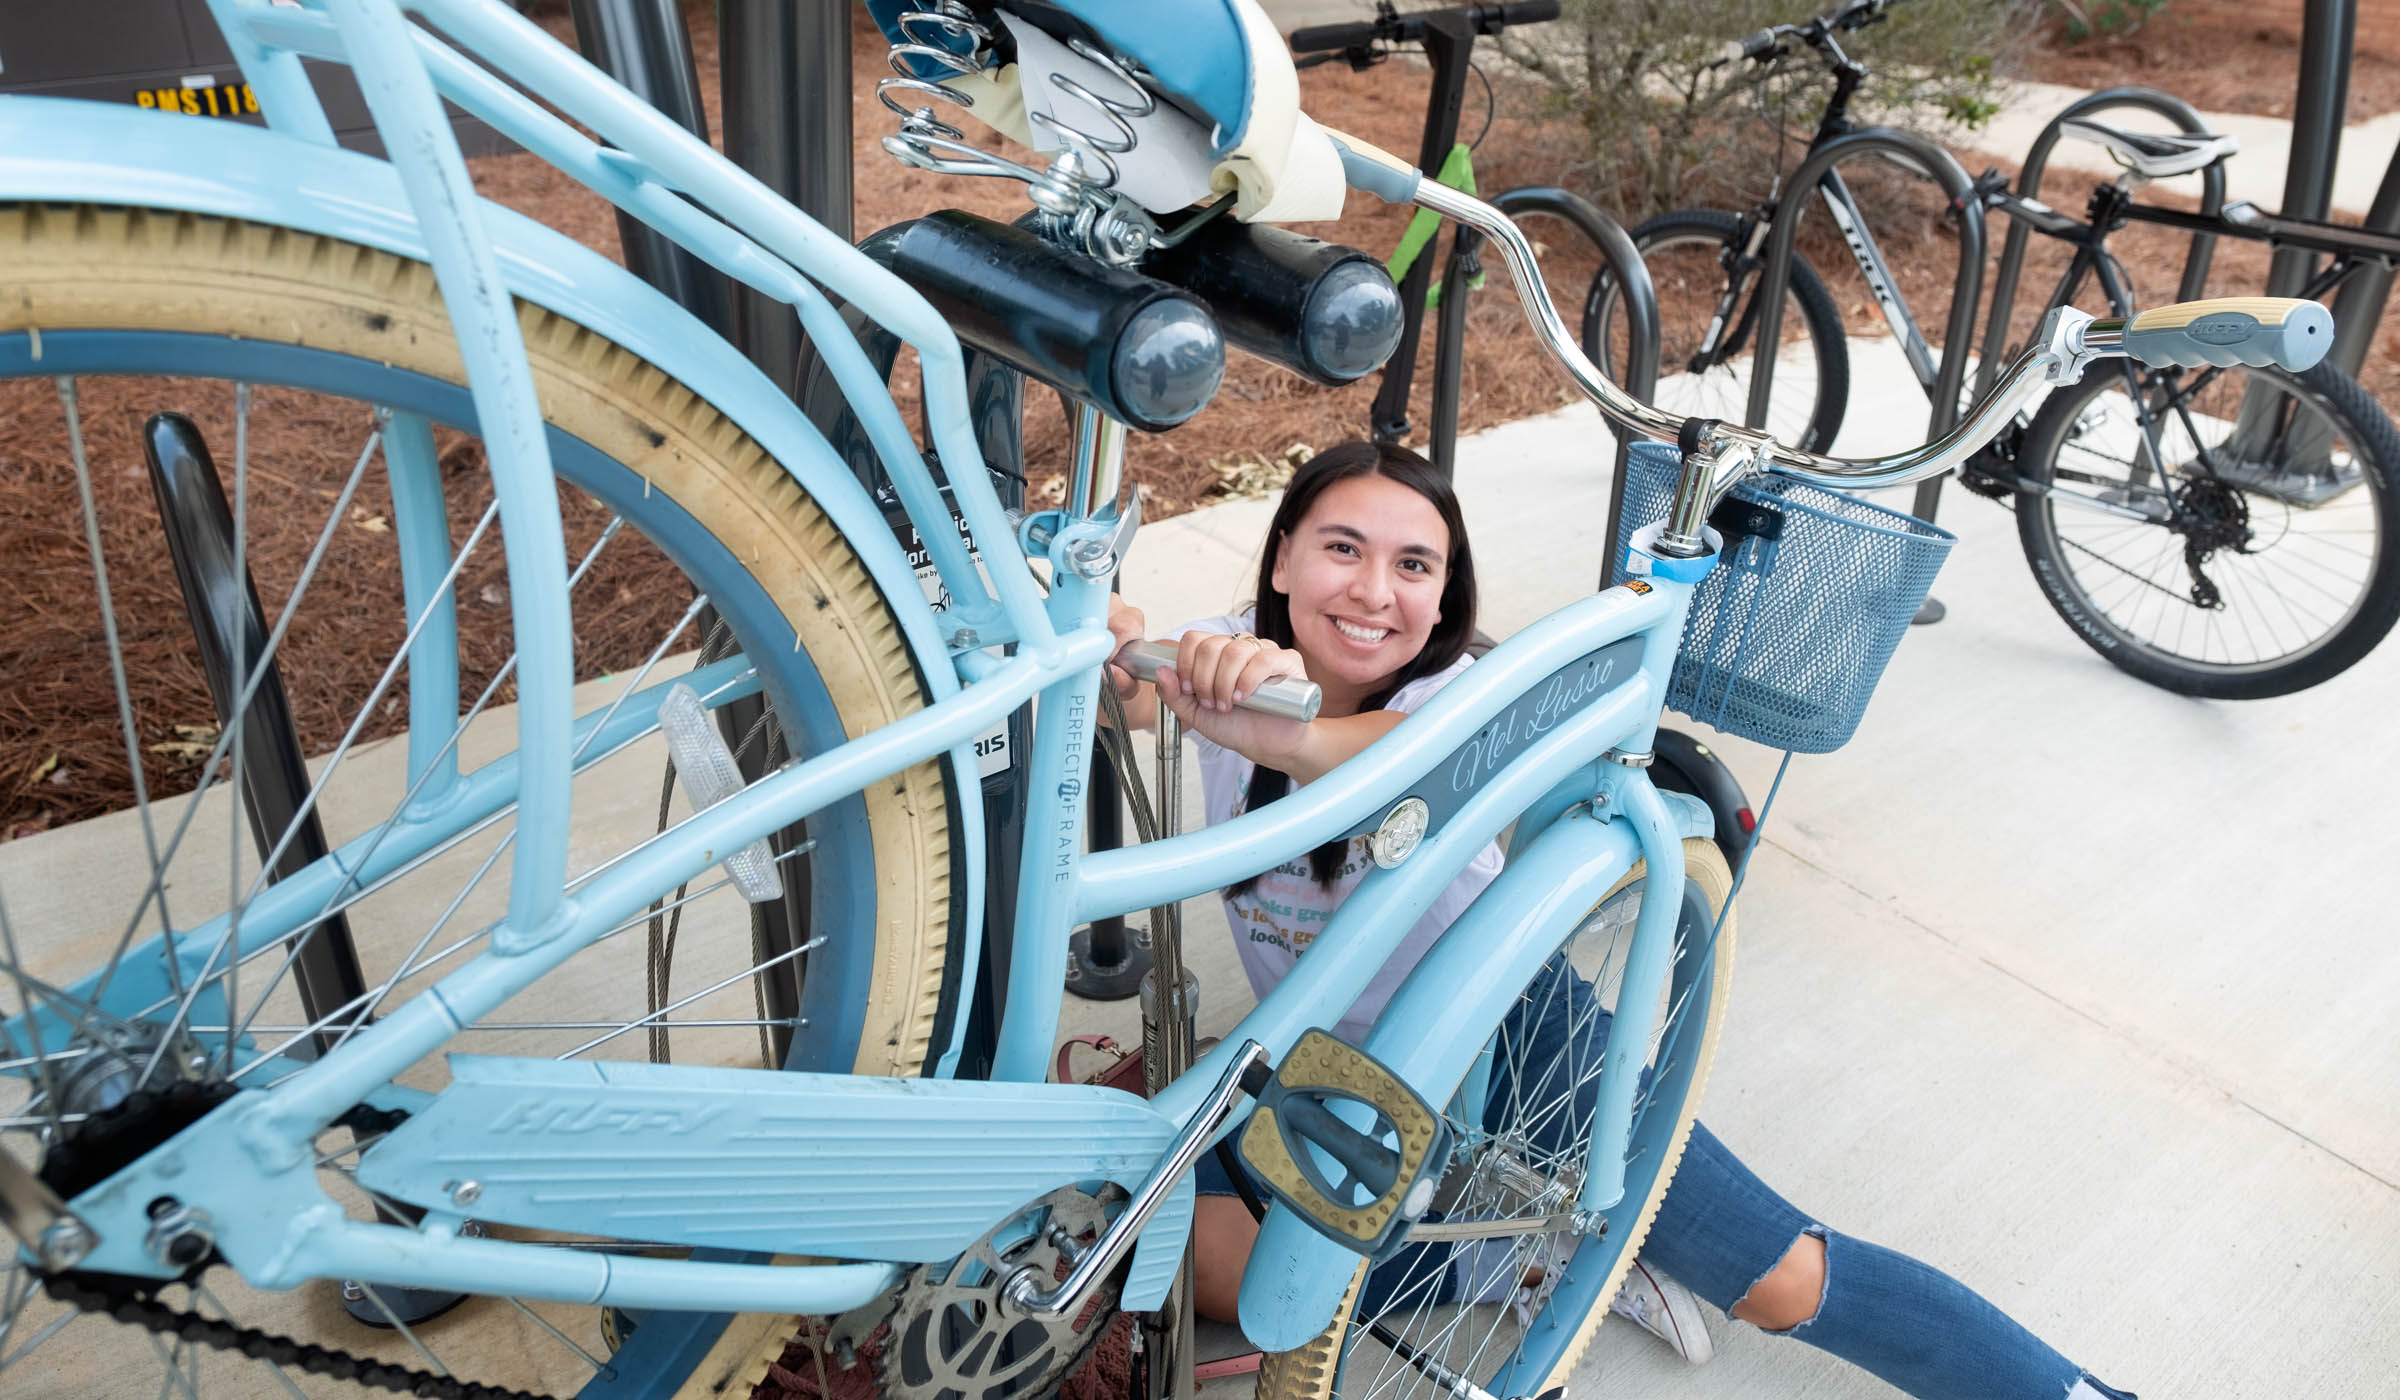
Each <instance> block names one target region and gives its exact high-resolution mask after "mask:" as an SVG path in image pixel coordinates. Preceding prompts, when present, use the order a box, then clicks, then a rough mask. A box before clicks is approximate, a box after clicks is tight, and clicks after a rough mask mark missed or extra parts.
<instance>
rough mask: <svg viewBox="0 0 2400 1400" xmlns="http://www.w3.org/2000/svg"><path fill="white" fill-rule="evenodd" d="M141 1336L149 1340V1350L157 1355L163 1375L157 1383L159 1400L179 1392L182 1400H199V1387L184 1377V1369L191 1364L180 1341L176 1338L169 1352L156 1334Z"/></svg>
mask: <svg viewBox="0 0 2400 1400" xmlns="http://www.w3.org/2000/svg"><path fill="white" fill-rule="evenodd" d="M142 1335H143V1336H144V1337H146V1338H148V1339H149V1341H150V1349H151V1350H152V1351H154V1352H156V1353H158V1360H159V1370H160V1371H161V1372H163V1373H164V1374H163V1375H162V1376H161V1378H160V1380H159V1383H158V1394H159V1400H166V1397H167V1396H170V1395H174V1394H177V1393H179V1392H180V1393H181V1394H182V1395H183V1396H184V1400H200V1390H199V1387H198V1386H197V1385H196V1384H195V1383H194V1382H193V1381H192V1380H191V1378H190V1377H188V1376H186V1375H184V1368H185V1367H186V1366H188V1365H190V1364H192V1362H191V1361H190V1360H189V1359H188V1358H187V1354H186V1351H185V1346H184V1343H183V1341H182V1339H181V1338H178V1339H177V1340H176V1342H175V1346H174V1348H173V1349H172V1350H170V1349H169V1348H168V1347H167V1344H166V1343H165V1342H164V1341H162V1340H160V1338H159V1335H158V1334H157V1333H156V1332H144V1333H143V1334H142Z"/></svg>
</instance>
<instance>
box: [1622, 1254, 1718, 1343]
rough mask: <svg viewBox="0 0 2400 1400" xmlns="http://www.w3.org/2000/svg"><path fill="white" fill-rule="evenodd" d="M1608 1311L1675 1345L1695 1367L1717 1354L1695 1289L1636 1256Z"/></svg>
mask: <svg viewBox="0 0 2400 1400" xmlns="http://www.w3.org/2000/svg"><path fill="white" fill-rule="evenodd" d="M1608 1310H1609V1311H1610V1312H1612V1313H1615V1314H1616V1315H1617V1316H1619V1317H1622V1318H1629V1319H1631V1320H1632V1321H1633V1322H1634V1323H1635V1324H1636V1325H1637V1326H1639V1327H1640V1328H1641V1329H1642V1330H1643V1331H1645V1332H1648V1333H1649V1334H1650V1335H1651V1336H1653V1337H1656V1338H1658V1339H1659V1340H1660V1341H1662V1342H1665V1343H1666V1344H1667V1345H1668V1346H1671V1347H1673V1348H1675V1354H1676V1355H1677V1356H1680V1357H1682V1358H1683V1359H1684V1360H1686V1361H1689V1362H1690V1363H1692V1364H1693V1365H1694V1366H1699V1365H1702V1364H1705V1363H1706V1362H1707V1360H1708V1359H1709V1358H1710V1357H1712V1356H1714V1355H1716V1347H1715V1346H1713V1345H1712V1344H1711V1343H1710V1342H1709V1340H1708V1320H1707V1319H1706V1318H1705V1317H1703V1316H1702V1315H1701V1312H1700V1300H1699V1299H1697V1298H1694V1297H1693V1296H1692V1291H1691V1290H1690V1289H1688V1288H1686V1287H1684V1286H1683V1285H1682V1284H1680V1283H1677V1282H1676V1281H1675V1280H1673V1279H1671V1278H1668V1277H1667V1276H1666V1275H1665V1274H1662V1273H1659V1272H1657V1271H1656V1270H1654V1269H1652V1268H1651V1267H1650V1266H1649V1265H1647V1264H1645V1263H1643V1262H1642V1261H1641V1260H1639V1259H1636V1260H1634V1261H1633V1268H1632V1269H1631V1270H1629V1271H1628V1272H1627V1273H1626V1275H1625V1287H1624V1288H1623V1289H1622V1290H1620V1291H1619V1292H1618V1294H1617V1296H1616V1301H1614V1302H1612V1303H1610V1304H1609V1305H1608Z"/></svg>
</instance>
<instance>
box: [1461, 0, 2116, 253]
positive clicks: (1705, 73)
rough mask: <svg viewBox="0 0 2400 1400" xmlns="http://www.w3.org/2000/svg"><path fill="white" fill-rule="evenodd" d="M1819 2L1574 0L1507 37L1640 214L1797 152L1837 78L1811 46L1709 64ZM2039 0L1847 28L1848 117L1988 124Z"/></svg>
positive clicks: (1786, 161)
mask: <svg viewBox="0 0 2400 1400" xmlns="http://www.w3.org/2000/svg"><path fill="white" fill-rule="evenodd" d="M1829 2H1830V0H1815V3H1817V4H1822V5H1829ZM2161 2H2163V0H2161ZM1810 3H1811V0H1566V13H1565V15H1564V16H1563V17H1562V18H1561V19H1560V20H1559V21H1558V22H1557V23H1555V24H1549V25H1543V26H1539V27H1534V28H1527V29H1523V30H1516V31H1511V32H1510V33H1508V34H1505V35H1503V36H1501V39H1500V43H1501V47H1502V48H1503V50H1504V51H1506V53H1507V54H1508V56H1509V57H1510V58H1511V59H1513V60H1515V61H1516V62H1517V63H1518V64H1520V65H1521V66H1523V67H1524V68H1526V69H1529V70H1530V71H1531V72H1533V73H1534V74H1535V75H1536V76H1537V78H1538V79H1539V81H1540V85H1541V88H1542V90H1543V93H1544V101H1545V103H1546V104H1547V105H1548V107H1549V108H1550V109H1551V110H1552V111H1553V112H1554V113H1557V114H1560V115H1563V116H1566V117H1568V118H1570V119H1571V120H1572V121H1573V123H1574V124H1575V125H1577V126H1578V127H1580V129H1581V136H1582V141H1581V147H1582V150H1583V151H1584V152H1586V153H1587V156H1586V158H1585V159H1584V160H1583V161H1581V162H1579V165H1580V168H1579V169H1578V170H1576V171H1572V172H1568V175H1569V177H1570V178H1576V180H1577V183H1579V184H1582V185H1584V186H1585V187H1586V188H1589V189H1590V190H1591V191H1592V193H1593V195H1594V197H1595V198H1597V199H1598V200H1599V202H1600V203H1601V205H1602V207H1604V208H1607V209H1610V210H1611V211H1613V212H1615V213H1616V214H1617V215H1618V216H1619V217H1621V218H1624V219H1626V220H1627V221H1628V222H1631V221H1633V220H1635V219H1640V218H1644V217H1647V216H1648V215H1650V214H1654V213H1657V212H1660V211H1661V210H1665V209H1673V208H1679V207H1683V206H1686V205H1694V204H1700V205H1717V206H1724V205H1728V204H1742V203H1748V202H1752V201H1755V200H1757V199H1759V198H1762V197H1763V196H1764V195H1765V194H1766V192H1767V190H1768V188H1769V187H1770V186H1771V185H1772V183H1773V182H1774V179H1775V177H1776V175H1777V173H1778V172H1786V173H1788V171H1789V170H1790V168H1791V167H1792V166H1793V165H1794V164H1796V163H1797V162H1798V161H1799V159H1800V158H1801V154H1802V151H1803V149H1804V148H1805V146H1806V143H1807V140H1808V137H1809V135H1810V134H1811V132H1813V131H1814V129H1815V122H1816V118H1817V114H1818V112H1819V111H1820V110H1822V108H1823V105H1824V102H1825V99H1826V97H1827V95H1828V94H1829V93H1830V92H1831V91H1832V89H1833V78H1832V75H1831V74H1830V73H1828V72H1827V71H1826V69H1825V67H1824V66H1823V64H1822V63H1821V62H1820V61H1819V60H1818V58H1817V56H1816V54H1815V53H1814V51H1812V50H1809V49H1807V48H1806V47H1805V46H1802V45H1798V44H1794V45H1793V46H1792V51H1791V52H1790V53H1789V54H1788V55H1787V56H1786V57H1785V58H1784V59H1782V60H1781V61H1780V62H1777V63H1774V64H1772V65H1766V66H1762V65H1759V64H1753V63H1748V62H1738V61H1737V62H1734V63H1730V64H1725V65H1722V66H1718V67H1712V66H1710V65H1711V64H1712V62H1713V61H1714V60H1716V59H1718V58H1720V57H1722V56H1723V54H1724V52H1725V47H1726V44H1727V43H1728V41H1731V40H1734V39H1738V38H1739V37H1741V36H1743V35H1745V34H1750V33H1754V32H1756V31H1758V30H1761V29H1765V28H1768V27H1769V26H1771V25H1775V24H1790V23H1798V22H1800V21H1802V20H1805V19H1806V18H1808V17H1809V15H1810V14H1811V13H1812V12H1813V11H1812V10H1811V9H1810V8H1809V5H1810ZM2039 3H2041V0H1906V2H1905V3H1901V4H1896V5H1895V6H1894V7H1893V9H1892V10H1891V12H1890V15H1889V17H1888V18H1887V19H1885V20H1884V21H1883V22H1881V23H1877V24H1872V25H1869V26H1867V27H1866V28H1864V29H1861V30H1857V31H1854V32H1850V33H1845V34H1841V35H1838V36H1837V41H1838V42H1839V43H1840V44H1841V46H1842V48H1843V50H1844V51H1845V52H1847V53H1848V54H1849V55H1850V56H1851V57H1852V58H1853V59H1855V60H1857V61H1858V62H1860V63H1862V64H1864V65H1865V66H1866V67H1867V68H1868V69H1869V71H1870V72H1871V73H1872V74H1873V77H1871V78H1870V79H1869V80H1868V82H1867V84H1866V86H1865V87H1864V88H1863V89H1862V90H1861V91H1860V93H1859V96H1858V98H1857V99H1856V100H1855V101H1854V102H1853V104H1852V109H1851V110H1852V115H1853V119H1854V120H1856V121H1858V122H1859V123H1860V124H1861V125H1864V124H1867V123H1869V122H1887V123H1892V124H1895V125H1902V126H1911V127H1915V128H1918V129H1921V130H1926V131H1928V132H1929V133H1931V134H1934V135H1935V136H1936V139H1939V138H1940V136H1941V134H1942V133H1941V130H1940V128H1941V127H1942V126H1943V124H1945V123H1950V124H1963V125H1966V126H1969V127H1975V126H1980V125H1981V124H1982V123H1983V122H1984V121H1985V120H1988V119H1989V118H1990V116H1991V115H1992V113H1993V112H1994V111H1996V110H1997V108H1996V106H1995V105H1994V103H1993V100H1992V98H1993V92H1994V86H1995V71H1996V68H1997V65H1998V62H1999V61H2000V60H2003V59H2005V58H2006V57H2008V56H2009V55H2011V54H2012V53H2013V51H2014V49H2015V48H2016V47H2017V46H2018V45H2019V44H2021V43H2023V42H2025V41H2026V40H2027V39H2028V38H2029V37H2030V30H2031V29H2032V27H2033V25H2032V20H2033V17H2034V12H2035V7H2036V6H2037V5H2038V4H2039ZM2129 3H2141V0H2129Z"/></svg>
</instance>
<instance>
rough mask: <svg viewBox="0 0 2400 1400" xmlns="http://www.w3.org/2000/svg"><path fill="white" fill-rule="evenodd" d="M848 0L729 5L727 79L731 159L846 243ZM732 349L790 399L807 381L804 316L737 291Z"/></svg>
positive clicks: (723, 12) (752, 292) (721, 12)
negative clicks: (802, 378)
mask: <svg viewBox="0 0 2400 1400" xmlns="http://www.w3.org/2000/svg"><path fill="white" fill-rule="evenodd" d="M852 8H853V6H852V5H850V4H846V3H842V0H722V3H721V4H720V6H719V8H718V19H717V28H718V34H719V38H720V41H721V43H720V47H719V49H718V56H717V65H718V70H717V71H718V81H719V88H720V90H721V91H722V93H723V94H724V99H725V108H724V111H725V156H726V159H728V160H731V161H732V162H733V163H734V164H736V165H738V166H740V167H741V168H742V169H744V170H747V171H749V172H750V173H751V174H752V175H755V176H757V177H758V179H759V181H760V183H762V184H764V185H766V186H767V188H769V189H771V190H773V191H775V192H776V193H777V194H779V195H782V196H783V197H784V198H785V199H788V200H790V201H791V202H792V204H793V206H794V207H796V208H797V209H799V210H800V212H801V213H803V214H806V215H808V216H809V217H810V218H812V219H814V220H816V221H817V222H818V223H820V224H823V225H824V226H825V227H827V228H828V229H831V230H832V231H833V232H835V233H837V234H840V235H841V236H842V237H844V238H850V237H852V236H853V233H852V229H851V223H852V218H851V206H852V202H851V194H850V11H851V9H852ZM732 339H733V343H734V344H735V345H737V346H739V347H741V349H742V351H743V353H745V354H747V355H748V356H749V357H750V359H751V362H752V363H754V364H756V365H757V366H758V367H759V368H760V369H762V370H764V371H766V373H767V377H768V378H770V379H772V380H774V381H775V384H776V387H778V388H780V389H782V390H783V391H784V392H785V393H786V394H792V393H795V392H796V389H797V386H798V384H799V378H798V371H799V363H800V339H801V337H800V319H799V317H798V316H797V315H796V314H794V312H793V311H792V308H791V307H789V306H787V305H785V304H784V303H783V302H780V301H777V300H775V299H774V298H773V297H770V296H768V295H766V294H765V293H764V292H761V291H758V290H756V289H755V288H751V287H741V286H737V287H735V288H734V289H733V336H732Z"/></svg>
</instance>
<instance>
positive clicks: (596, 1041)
mask: <svg viewBox="0 0 2400 1400" xmlns="http://www.w3.org/2000/svg"><path fill="white" fill-rule="evenodd" d="M824 945H825V935H823V934H818V935H817V936H816V937H814V938H812V939H810V940H808V941H807V942H805V943H803V944H801V945H799V946H798V947H796V948H789V949H786V950H785V951H783V952H780V953H777V954H776V955H775V956H774V957H771V958H769V959H767V960H766V961H765V962H762V963H760V964H758V965H757V966H755V967H750V968H745V969H743V970H742V971H740V972H737V973H735V974H733V975H732V976H731V977H728V978H726V979H725V980H724V981H722V982H718V983H716V984H714V985H712V986H707V987H703V988H701V989H700V990H699V991H696V992H694V993H692V994H691V995H690V996H687V997H684V998H683V999H682V1000H680V1001H674V1002H669V1003H668V1004H667V1005H665V1006H662V1007H660V1008H659V1009H658V1010H656V1011H653V1012H651V1013H650V1014H648V1015H646V1016H644V1017H642V1018H641V1019H640V1020H638V1021H628V1022H626V1023H625V1024H624V1025H622V1026H618V1027H617V1028H616V1029H614V1030H612V1031H610V1032H609V1033H608V1034H606V1035H603V1036H596V1037H594V1038H592V1039H590V1040H587V1041H585V1042H584V1043H583V1044H581V1045H578V1046H576V1047H575V1048H574V1049H572V1050H569V1051H567V1052H566V1053H565V1054H563V1055H559V1056H558V1057H557V1058H559V1059H562V1060H571V1059H573V1058H575V1057H576V1056H577V1055H580V1054H582V1053H583V1052H584V1051H586V1050H590V1049H594V1048H596V1047H598V1046H601V1045H605V1044H607V1043H608V1042H610V1041H612V1040H615V1039H616V1038H617V1037H618V1036H621V1035H623V1034H625V1033H626V1032H627V1031H632V1030H639V1029H640V1028H642V1027H644V1026H647V1025H650V1024H652V1023H654V1022H657V1021H659V1020H662V1019H664V1018H665V1017H666V1015H667V1014H668V1013H669V1012H673V1011H680V1010H682V1009H683V1008H684V1007H687V1006H689V1005H691V1004H692V1003H693V1002H695V1001H698V1000H700V999H701V998H702V997H705V996H708V995H710V994H712V993H715V992H720V991H723V990H724V989H725V988H727V987H730V986H732V985H733V984H734V983H736V982H740V981H744V980H747V979H749V978H752V977H755V976H757V975H758V974H759V973H762V972H764V971H766V970H767V969H768V968H770V967H775V966H778V965H780V964H782V963H787V962H790V961H791V960H792V959H794V958H796V957H799V956H800V955H801V954H802V953H806V952H810V951H813V950H815V949H817V948H821V947H823V946H824Z"/></svg>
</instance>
